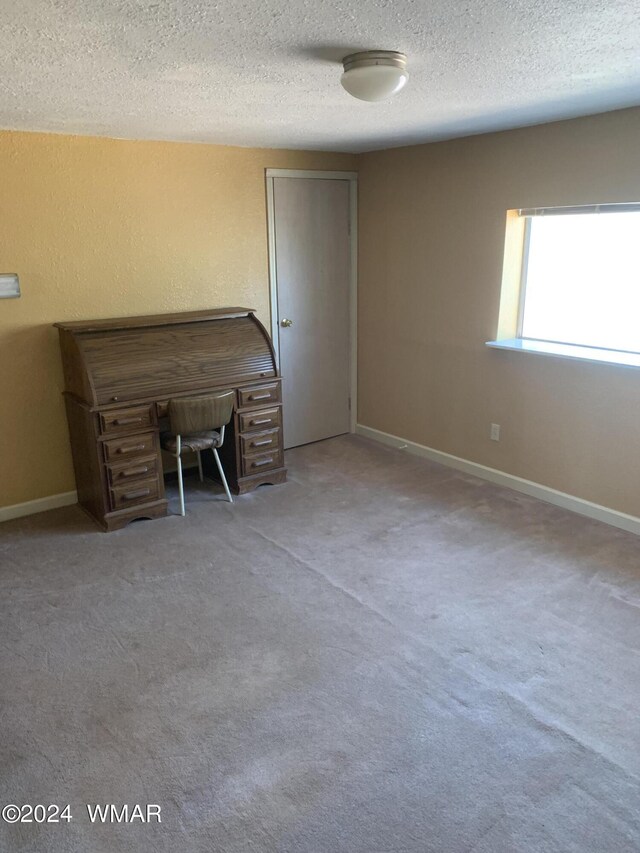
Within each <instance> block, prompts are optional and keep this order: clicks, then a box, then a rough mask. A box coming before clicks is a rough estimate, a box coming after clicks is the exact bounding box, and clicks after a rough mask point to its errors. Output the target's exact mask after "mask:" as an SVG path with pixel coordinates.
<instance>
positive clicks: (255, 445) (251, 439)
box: [240, 429, 282, 456]
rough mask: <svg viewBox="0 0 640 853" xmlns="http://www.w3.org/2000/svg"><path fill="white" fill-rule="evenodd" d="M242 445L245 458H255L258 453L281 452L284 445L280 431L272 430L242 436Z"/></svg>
mask: <svg viewBox="0 0 640 853" xmlns="http://www.w3.org/2000/svg"><path fill="white" fill-rule="evenodd" d="M240 444H241V446H242V455H243V456H255V455H256V453H266V452H267V451H269V452H272V451H274V450H279V449H280V446H281V444H282V442H281V440H280V430H279V429H270V430H265V431H264V432H254V433H251V435H241V436H240Z"/></svg>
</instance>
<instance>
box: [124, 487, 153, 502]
mask: <svg viewBox="0 0 640 853" xmlns="http://www.w3.org/2000/svg"><path fill="white" fill-rule="evenodd" d="M150 494H151V489H138V491H137V492H127V494H126V495H123V496H122V499H123V500H125V501H135V500H136V499H137V498H146V496H147V495H150Z"/></svg>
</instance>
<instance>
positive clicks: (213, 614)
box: [0, 437, 640, 853]
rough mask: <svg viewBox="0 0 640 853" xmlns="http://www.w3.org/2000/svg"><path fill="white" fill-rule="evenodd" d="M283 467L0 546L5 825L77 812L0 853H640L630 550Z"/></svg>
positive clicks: (637, 635) (636, 596)
mask: <svg viewBox="0 0 640 853" xmlns="http://www.w3.org/2000/svg"><path fill="white" fill-rule="evenodd" d="M287 462H288V465H289V471H290V482H289V483H288V484H286V485H284V486H278V487H265V488H262V489H260V490H259V491H257V492H256V493H254V494H251V495H248V496H246V497H243V498H240V499H238V500H237V501H236V503H234V504H233V506H231V505H229V504H227V503H226V502H224V501H223V500H222V499H221V494H220V493H219V491H216V489H215V487H213V491H212V490H211V489H210V488H203V487H201V486H200V485H199V484H197V483H196V482H193V481H191V482H190V483H189V485H188V487H187V490H188V491H187V517H186V518H185V519H182V518H180V517H170V518H167V519H165V520H161V521H155V522H139V523H136V524H134V525H131V526H130V527H129V528H127V529H126V530H123V531H120V532H118V533H113V534H103V533H100V532H98V531H97V530H96V529H94V527H93V526H92V524H91V522H90V521H89V520H87V519H86V518H85V516H84V515H83V513H82V512H80V511H79V510H78V509H76V508H69V509H64V510H56V511H54V512H50V513H46V514H42V515H40V516H33V517H31V518H28V519H22V520H17V521H13V522H9V523H6V524H4V525H2V526H1V527H0V561H1V571H0V591H1V601H2V619H1V622H0V657H1V666H0V684H1V685H2V695H1V700H2V709H1V714H2V716H1V718H0V720H1V735H0V740H1V752H0V768H1V769H0V776H1V778H0V804H6V803H17V804H22V803H45V804H48V803H60V804H63V805H64V804H66V803H70V804H71V810H72V813H73V820H72V821H71V822H70V823H60V824H45V825H38V824H35V823H34V824H23V825H7V824H3V823H0V849H1V850H2V851H8V852H9V853H14V851H16V852H17V851H20V852H21V853H22V851H38V853H61V851H65V853H66V851H78V853H80V851H82V853H92V851H97V852H98V853H102V851H105V853H107V851H108V853H120V851H129V853H133V851H135V853H147V851H162V853H165V851H166V853H191V852H192V851H193V853H200V851H201V852H202V853H205V851H206V853H212V851H214V853H217V851H220V853H240V851H242V852H243V853H245V851H246V853H249V851H276V853H302V851H304V853H426V852H427V851H433V853H471V851H474V853H524V851H526V853H534V852H535V853H552V851H553V853H555V852H556V851H562V853H574V851H575V853H588V851H594V853H613V851H615V853H627V852H628V853H632V851H633V853H637V851H638V850H639V849H640V749H639V748H638V746H639V743H638V741H639V734H640V731H639V730H640V726H639V719H638V711H639V709H640V655H639V654H638V650H639V646H640V609H639V604H640V539H638V538H636V537H634V536H632V535H631V534H626V533H623V532H621V531H617V530H615V529H612V528H609V527H607V526H605V525H602V524H599V523H596V522H592V521H589V520H587V519H584V518H581V517H579V516H576V515H573V514H571V513H569V512H564V511H562V510H559V509H557V508H554V507H552V506H549V505H546V504H543V503H539V502H537V501H535V500H532V499H529V498H526V497H523V496H521V495H519V494H517V493H515V492H511V491H508V490H505V489H501V488H498V487H495V486H491V485H489V484H487V483H484V482H482V481H480V480H476V479H474V478H471V477H467V476H464V475H462V474H459V473H456V472H454V471H451V470H449V469H446V468H442V467H440V466H437V465H434V464H431V463H429V462H426V461H419V460H416V459H415V458H411V457H409V456H406V455H404V454H403V453H402V452H400V451H395V450H390V449H387V448H383V447H381V446H379V445H376V444H374V443H371V442H368V441H366V440H364V439H359V438H354V437H343V438H338V439H334V440H332V441H328V442H322V443H319V444H316V445H312V446H308V447H304V448H300V449H297V450H294V451H291V452H289V453H288V454H287ZM175 508H176V507H175V503H174V509H175ZM86 803H89V804H93V803H116V804H122V803H128V804H131V805H133V804H136V803H143V804H144V803H157V804H160V805H161V807H162V813H161V814H162V821H163V822H162V824H160V825H157V824H152V825H141V824H139V823H138V824H135V825H104V826H103V825H92V824H91V823H90V822H89V819H88V817H87V814H86V809H85V804H86Z"/></svg>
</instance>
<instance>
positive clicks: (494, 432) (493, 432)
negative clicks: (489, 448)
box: [489, 424, 500, 441]
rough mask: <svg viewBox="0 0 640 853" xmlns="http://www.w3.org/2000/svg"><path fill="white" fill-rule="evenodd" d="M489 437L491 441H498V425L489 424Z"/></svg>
mask: <svg viewBox="0 0 640 853" xmlns="http://www.w3.org/2000/svg"><path fill="white" fill-rule="evenodd" d="M489 437H490V438H491V441H500V424H491V432H490V433H489Z"/></svg>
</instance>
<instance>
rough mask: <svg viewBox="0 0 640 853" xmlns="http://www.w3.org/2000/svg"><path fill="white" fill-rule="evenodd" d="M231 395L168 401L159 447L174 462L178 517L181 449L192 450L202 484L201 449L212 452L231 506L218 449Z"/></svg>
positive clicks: (182, 491) (182, 496)
mask: <svg viewBox="0 0 640 853" xmlns="http://www.w3.org/2000/svg"><path fill="white" fill-rule="evenodd" d="M234 399H235V394H234V393H233V391H226V392H225V393H223V394H207V395H206V396H205V397H184V398H182V399H175V400H169V426H170V427H171V432H168V433H164V434H163V435H162V438H161V443H162V447H163V449H164V450H167V451H168V452H169V453H172V454H173V455H174V456H175V457H176V461H177V463H178V489H179V491H180V514H181V515H184V514H185V510H184V484H183V481H182V460H181V458H180V454H181V453H182V452H183V450H192V451H194V452H195V453H197V454H198V470H199V472H200V482H202V480H203V477H202V458H201V456H200V454H201V453H202V451H203V450H212V451H213V456H214V458H215V460H216V465H217V466H218V471H219V472H220V479H221V480H222V485H223V486H224V490H225V492H226V493H227V498H228V499H229V501H230V503H233V498H232V497H231V492H230V491H229V484H228V483H227V478H226V477H225V475H224V470H223V468H222V463H221V462H220V457H219V456H218V448H219V447H222V443H223V441H224V430H225V427H226V425H227V424H228V423H229V421H230V420H231V415H232V413H233V403H234Z"/></svg>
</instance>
